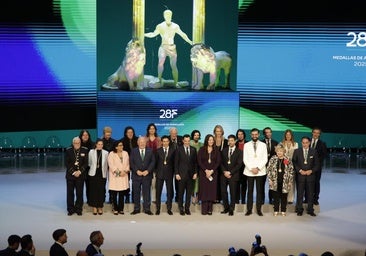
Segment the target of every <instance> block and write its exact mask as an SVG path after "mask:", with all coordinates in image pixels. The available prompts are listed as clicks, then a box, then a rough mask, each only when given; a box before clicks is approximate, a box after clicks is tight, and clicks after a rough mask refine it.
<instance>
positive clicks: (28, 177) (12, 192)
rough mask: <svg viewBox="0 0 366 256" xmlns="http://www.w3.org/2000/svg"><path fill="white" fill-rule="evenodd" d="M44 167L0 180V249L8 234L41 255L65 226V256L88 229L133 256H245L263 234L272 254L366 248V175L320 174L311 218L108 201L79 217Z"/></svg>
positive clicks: (109, 247) (82, 243)
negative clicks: (235, 252) (136, 210)
mask: <svg viewBox="0 0 366 256" xmlns="http://www.w3.org/2000/svg"><path fill="white" fill-rule="evenodd" d="M50 170H51V171H50V172H47V171H45V170H42V171H31V170H30V169H29V170H28V169H24V171H22V170H17V171H10V172H8V173H7V174H4V172H2V173H3V174H2V175H0V177H1V179H0V205H1V213H0V216H1V218H0V227H1V236H0V247H1V248H5V247H6V246H7V242H6V241H7V237H8V236H9V235H10V234H18V235H20V236H22V235H24V234H28V233H29V234H31V235H32V236H33V239H34V242H35V246H36V249H37V253H36V254H37V256H41V255H48V250H49V247H50V246H51V244H52V243H53V239H52V235H51V234H52V232H53V231H54V230H55V229H57V228H65V229H66V230H67V234H68V242H67V243H66V244H65V247H66V249H67V251H68V252H69V255H75V252H76V251H77V250H81V249H85V248H86V246H87V244H88V242H89V240H88V238H89V234H90V233H91V232H92V231H94V230H101V231H102V233H103V235H104V237H105V241H104V244H103V245H102V249H103V252H104V254H105V255H108V256H114V255H116V256H117V255H123V254H124V255H127V254H134V253H135V248H136V245H137V244H138V243H139V242H142V247H141V249H142V252H143V253H144V254H145V255H148V256H149V255H160V256H161V255H173V254H175V253H178V254H181V255H190V256H192V255H212V256H216V255H217V256H219V255H220V256H222V255H227V254H228V248H229V247H232V246H233V247H235V248H236V249H239V248H244V249H246V250H248V251H249V250H250V247H251V244H252V242H253V241H254V240H255V238H254V236H255V235H256V234H260V235H261V236H262V244H263V245H265V246H266V247H267V249H268V253H269V255H271V256H273V255H279V256H280V255H289V254H293V255H298V254H299V253H300V252H305V253H307V254H308V255H320V254H321V253H322V252H324V251H326V250H329V251H332V252H333V253H335V255H352V256H357V255H364V252H365V249H366V217H365V216H366V215H365V212H366V200H365V191H366V189H365V185H364V184H365V183H366V176H365V175H362V174H360V173H359V172H347V173H335V172H332V171H330V170H325V171H324V173H323V176H322V180H321V184H322V191H321V198H320V206H319V207H317V208H316V212H317V216H316V217H311V216H310V215H307V214H304V215H303V216H301V217H299V216H297V215H296V213H294V211H293V209H294V208H293V206H290V207H289V210H288V213H287V216H286V217H283V216H277V217H274V216H273V215H272V212H273V210H272V206H270V205H264V206H263V211H264V216H263V217H259V216H258V215H256V213H255V212H254V213H253V215H251V216H244V210H245V205H237V208H236V212H235V214H234V216H228V215H224V214H220V211H221V209H222V206H221V205H220V204H218V205H215V212H214V213H213V215H212V216H202V215H201V214H200V212H199V206H198V205H196V206H192V208H191V209H192V215H190V216H180V215H179V213H178V212H177V211H176V205H175V206H174V207H175V208H174V209H175V211H174V215H173V216H169V215H168V214H167V213H166V212H165V211H164V209H165V208H163V212H162V213H161V214H160V215H159V216H155V215H154V216H148V215H146V214H144V213H141V214H138V215H130V214H129V211H131V210H132V209H133V207H132V205H126V207H125V215H118V216H115V215H113V214H112V213H111V211H110V205H109V204H106V206H105V213H104V214H103V215H97V216H94V215H92V213H91V211H90V209H89V207H88V206H85V207H84V213H83V216H77V215H73V216H67V214H66V213H67V212H66V190H65V188H66V182H65V178H64V172H63V171H62V170H52V169H50ZM153 208H154V205H153V206H152V209H153ZM174 209H173V210H174Z"/></svg>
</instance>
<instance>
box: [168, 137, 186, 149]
mask: <svg viewBox="0 0 366 256" xmlns="http://www.w3.org/2000/svg"><path fill="white" fill-rule="evenodd" d="M169 140H170V143H169V148H174V149H177V147H179V146H182V145H183V136H180V135H177V142H176V143H175V142H173V141H172V138H171V137H170V136H169Z"/></svg>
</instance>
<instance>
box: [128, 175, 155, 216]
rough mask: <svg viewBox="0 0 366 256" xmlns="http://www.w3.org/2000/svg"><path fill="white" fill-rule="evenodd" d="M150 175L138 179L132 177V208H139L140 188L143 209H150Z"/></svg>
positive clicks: (137, 209) (138, 209)
mask: <svg viewBox="0 0 366 256" xmlns="http://www.w3.org/2000/svg"><path fill="white" fill-rule="evenodd" d="M151 179H152V178H151V177H142V178H140V179H135V180H134V179H132V193H133V203H134V210H135V211H140V210H141V203H140V201H141V200H140V197H141V190H142V199H143V208H144V211H150V206H151Z"/></svg>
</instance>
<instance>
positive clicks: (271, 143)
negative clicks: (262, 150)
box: [262, 127, 278, 204]
mask: <svg viewBox="0 0 366 256" xmlns="http://www.w3.org/2000/svg"><path fill="white" fill-rule="evenodd" d="M263 135H264V139H263V140H262V141H263V142H264V143H266V145H267V157H268V161H267V165H268V163H269V159H270V158H271V157H272V156H274V155H275V154H276V152H275V147H276V146H277V145H278V141H276V140H274V139H272V129H271V127H266V128H264V129H263ZM263 178H264V181H263V182H264V184H265V183H266V180H267V175H264V176H263ZM264 188H265V186H264ZM272 193H273V190H268V202H269V203H270V204H273V194H272ZM263 195H264V197H263V203H264V201H265V193H264V191H263Z"/></svg>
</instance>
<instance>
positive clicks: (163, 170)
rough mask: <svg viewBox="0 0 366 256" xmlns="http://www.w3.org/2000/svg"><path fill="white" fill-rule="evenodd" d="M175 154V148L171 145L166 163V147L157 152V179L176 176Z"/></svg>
mask: <svg viewBox="0 0 366 256" xmlns="http://www.w3.org/2000/svg"><path fill="white" fill-rule="evenodd" d="M174 155H175V149H174V148H172V147H169V149H168V155H167V157H166V164H164V161H165V153H164V148H163V147H161V148H159V149H158V151H157V152H156V161H155V163H156V168H155V174H156V178H157V179H173V176H174Z"/></svg>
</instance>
